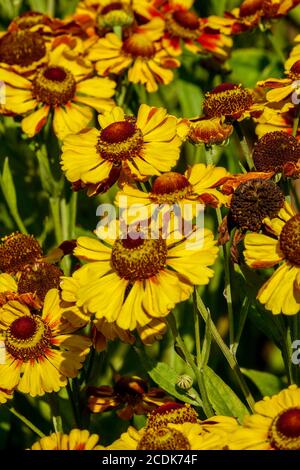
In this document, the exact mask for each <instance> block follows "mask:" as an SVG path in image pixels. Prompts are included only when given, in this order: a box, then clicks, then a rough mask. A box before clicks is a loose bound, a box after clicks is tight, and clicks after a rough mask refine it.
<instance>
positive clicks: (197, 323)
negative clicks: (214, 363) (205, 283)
mask: <svg viewBox="0 0 300 470" xmlns="http://www.w3.org/2000/svg"><path fill="white" fill-rule="evenodd" d="M195 299H196V293H195V288H194V293H193V302H194V309H193V310H194V324H195V343H196V358H197V367H198V369H200V368H201V364H202V355H201V338H200V318H199V315H198V314H197V306H196V302H195Z"/></svg>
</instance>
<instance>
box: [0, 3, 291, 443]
mask: <svg viewBox="0 0 300 470" xmlns="http://www.w3.org/2000/svg"><path fill="white" fill-rule="evenodd" d="M77 3H78V2H77V0H57V1H55V0H27V1H22V0H1V1H0V30H5V29H6V27H7V25H8V24H9V22H10V21H11V20H12V19H13V18H14V17H15V16H17V15H19V14H20V13H22V12H24V11H26V10H29V9H31V10H34V11H39V12H45V13H48V14H54V15H56V16H59V17H66V16H67V15H69V14H71V13H72V12H74V9H75V7H76V4H77ZM239 4H240V2H239V1H236V0H227V1H226V0H210V1H205V2H204V1H202V0H200V1H196V2H195V8H196V9H197V10H198V12H199V14H200V15H201V16H207V15H209V14H217V15H222V14H223V12H224V10H225V9H226V10H230V9H231V8H233V7H235V6H237V5H239ZM299 26H300V8H297V9H295V10H293V12H292V13H291V14H289V15H288V17H287V18H285V19H283V20H281V21H280V22H278V23H276V24H275V25H274V35H275V38H276V41H278V45H279V46H280V47H281V49H282V50H283V51H284V52H285V53H287V52H288V51H289V48H290V47H291V44H292V41H293V38H294V37H295V35H296V34H297V33H298V31H299ZM282 73H283V65H282V63H281V62H280V58H279V57H278V55H277V54H276V53H275V52H274V51H273V49H272V47H271V45H270V44H269V42H268V39H267V37H266V34H264V33H262V32H261V31H259V30H255V31H254V32H251V33H246V34H243V35H241V36H239V37H235V38H234V46H233V50H232V55H231V58H230V60H229V62H228V66H227V70H226V72H225V73H224V71H222V72H221V73H219V71H218V70H215V69H213V68H212V67H211V64H210V61H209V60H207V59H206V58H203V57H194V56H191V55H190V54H189V53H188V52H185V54H184V56H183V57H182V67H181V68H180V69H179V70H178V71H176V77H175V80H174V81H173V82H172V83H171V84H170V85H169V86H164V87H162V88H160V90H159V91H158V92H157V93H154V94H151V95H149V94H148V95H146V94H145V93H143V94H142V93H141V90H140V89H138V88H136V89H135V94H134V96H133V100H132V104H131V107H132V111H135V109H136V108H137V105H138V101H146V102H147V103H148V104H150V105H155V106H165V107H166V108H167V109H168V111H169V112H170V113H171V114H175V115H176V116H180V117H193V116H197V115H200V114H201V108H202V102H203V97H204V95H205V93H206V92H207V91H209V90H210V89H212V88H213V87H214V86H216V85H217V84H218V83H220V82H221V81H232V82H235V83H243V85H245V86H247V87H253V86H255V84H256V82H257V81H258V80H263V79H266V78H267V77H280V76H282ZM0 78H1V77H0ZM134 106H136V108H134ZM246 130H247V133H248V138H249V140H251V138H252V139H254V129H253V128H251V126H248V128H247V129H246ZM41 138H42V137H41ZM48 152H49V159H50V164H51V163H53V164H54V162H57V161H58V159H59V147H58V146H57V145H55V144H54V143H53V145H50V147H49V148H48ZM240 154H241V148H240V145H239V142H238V140H237V139H235V138H233V139H231V141H230V143H229V144H228V145H227V146H224V147H222V148H218V149H217V150H216V151H215V153H214V162H215V163H216V164H218V165H223V166H225V167H227V168H228V169H229V171H231V172H233V173H234V172H240V167H239V165H238V161H239V160H240V157H241V155H240ZM6 157H8V162H9V167H10V169H11V174H12V177H13V180H14V185H15V188H16V197H17V204H18V209H19V213H20V217H21V218H22V220H23V222H24V224H25V226H26V228H27V230H28V232H29V233H32V234H34V235H35V236H36V237H37V238H38V239H39V241H40V242H41V243H42V244H43V247H44V250H45V252H47V251H48V250H50V249H51V248H53V246H54V244H55V241H54V237H53V226H52V221H51V217H49V207H48V197H49V195H48V194H47V193H45V191H43V189H42V185H41V180H40V169H39V165H38V160H37V158H36V148H35V145H34V143H33V142H32V141H30V139H27V138H26V137H24V136H23V135H22V133H21V129H20V125H19V123H18V119H13V118H1V120H0V171H1V172H2V171H3V168H4V161H5V158H6ZM195 159H197V161H198V162H204V161H205V155H204V151H203V152H202V151H201V148H200V149H198V151H197V154H196V156H195V148H194V147H192V145H190V144H185V146H184V149H183V152H182V157H181V162H179V165H178V168H182V167H183V163H185V164H186V162H187V163H188V164H191V163H193V162H195V161H196V160H195ZM115 192H116V188H113V189H112V190H110V191H109V192H108V193H107V194H105V195H104V196H99V197H97V198H95V199H88V198H87V196H86V195H85V194H84V193H82V194H79V208H78V216H77V226H76V233H75V235H76V237H77V236H79V235H83V234H88V235H90V231H91V230H94V228H95V227H96V224H97V218H96V208H97V206H98V205H99V203H101V202H109V201H113V198H114V194H115ZM0 194H1V196H0V234H1V236H4V235H6V234H8V233H10V232H12V231H14V230H16V229H17V227H16V225H15V222H14V219H13V217H12V215H11V209H10V208H9V205H8V204H7V201H6V200H5V197H4V195H3V194H2V193H1V190H0ZM69 195H70V191H69ZM206 224H207V225H208V226H209V227H210V228H213V229H214V233H215V234H216V233H217V223H216V219H215V213H214V211H208V212H207V216H206ZM231 274H232V288H233V296H234V297H233V305H234V314H235V318H236V323H238V321H239V316H240V312H241V306H242V303H243V300H244V297H245V289H249V286H245V284H244V283H243V282H242V279H241V275H240V273H239V272H235V271H234V270H232V273H231ZM253 282H254V287H256V288H257V285H258V283H260V282H261V279H259V280H258V279H255V280H254V281H253ZM223 290H224V272H223V261H222V256H221V255H220V257H219V260H218V261H217V263H216V265H215V276H214V278H213V280H212V281H211V282H210V284H209V286H208V287H207V288H206V289H204V290H203V299H204V301H205V303H206V305H207V306H208V307H209V309H210V312H211V315H212V318H213V320H214V322H215V323H216V324H217V326H218V329H219V332H220V333H221V335H222V336H223V338H225V339H226V335H227V332H228V323H227V307H226V301H225V298H224V295H223ZM248 292H249V291H248ZM192 309H193V306H192V303H191V302H186V303H184V304H181V305H179V306H178V307H177V309H176V312H175V314H176V316H177V317H178V318H179V325H180V331H181V333H182V335H183V337H184V339H185V341H186V344H187V346H188V347H189V349H190V350H192V349H193V347H194V344H193V343H194V339H193V338H194V332H193V315H192ZM270 322H271V320H270V319H269V318H268V314H266V313H265V312H263V314H261V312H259V311H258V310H257V309H256V308H255V307H251V309H250V312H249V315H248V318H247V320H246V324H245V328H244V332H243V335H242V338H241V342H240V345H239V349H238V353H237V356H238V361H239V364H240V365H241V367H243V369H244V373H245V375H247V377H248V381H249V386H250V388H251V391H252V392H253V394H254V396H255V398H260V397H261V395H262V394H267V393H275V392H276V391H278V390H279V389H280V388H281V387H282V381H281V377H282V376H283V373H284V368H283V362H282V358H281V353H280V351H279V349H278V348H277V347H276V345H275V343H274V335H273V338H272V329H271V328H270ZM203 328H204V325H203ZM270 337H271V338H272V340H271V338H270ZM137 349H139V347H137ZM146 352H147V355H148V357H150V358H152V359H153V360H154V361H161V362H165V363H166V364H168V366H170V367H171V368H172V369H174V370H175V371H176V372H177V373H178V374H180V373H182V372H189V373H191V371H189V370H187V368H186V365H185V362H184V361H183V360H182V359H181V357H180V356H179V355H177V354H176V353H175V352H174V343H173V339H172V336H171V333H167V334H166V335H165V337H164V338H163V340H162V341H161V342H158V343H156V344H154V345H153V346H151V347H147V348H146ZM143 363H144V362H143V361H141V360H139V356H138V355H137V350H136V349H135V348H133V347H130V346H127V345H125V344H122V343H118V342H115V343H110V344H109V347H108V350H107V351H106V352H105V353H98V354H96V358H95V361H94V366H93V370H92V373H91V377H90V381H89V382H90V384H91V385H100V384H103V385H104V384H109V385H111V384H112V380H113V376H114V374H115V373H116V372H118V373H120V374H122V375H127V374H128V375H131V374H133V375H139V376H141V377H143V378H146V379H148V380H149V376H147V371H146V370H145V367H144V366H143ZM209 366H210V368H211V369H213V370H214V371H215V372H216V373H217V374H218V375H219V376H220V377H221V378H222V379H223V380H224V381H225V383H227V384H229V385H230V386H231V387H232V388H233V390H235V392H236V393H237V394H238V395H239V389H238V387H237V385H236V383H235V381H234V379H233V377H232V376H231V372H230V369H229V367H228V366H227V364H226V363H225V361H224V358H223V356H222V355H221V353H220V352H219V350H218V348H217V347H216V346H215V345H214V344H212V350H211V354H210V359H209ZM257 371H259V372H257ZM191 374H192V373H191ZM150 383H152V385H154V382H151V381H150ZM0 386H1V384H0ZM79 386H80V384H79ZM212 393H213V392H212ZM239 396H240V395H239ZM67 400H68V398H67V395H66V392H65V390H63V391H61V392H60V394H59V408H60V412H61V415H62V419H63V423H64V430H65V431H66V432H68V431H69V430H70V429H71V428H72V427H74V425H75V423H74V421H73V417H72V413H71V408H70V403H69V402H68V401H67ZM50 404H51V403H50V401H49V397H47V396H46V397H42V398H35V399H32V398H30V397H25V396H24V395H21V394H17V393H16V394H15V398H14V407H15V408H16V409H17V410H19V411H21V412H22V413H24V414H25V415H26V416H27V417H30V419H31V421H32V422H33V423H35V424H36V425H37V426H38V427H39V428H40V429H41V430H42V431H43V432H44V433H46V434H48V433H49V432H50V431H51V421H50ZM81 410H82V419H83V423H88V420H89V419H90V423H89V424H88V426H89V428H90V429H91V431H94V432H97V433H99V434H100V436H101V442H102V443H103V444H107V443H110V442H111V441H112V440H114V439H115V438H117V437H118V436H119V435H120V433H121V432H122V431H124V430H125V429H126V428H127V426H128V422H124V421H121V420H120V419H119V418H117V417H116V414H115V413H113V412H108V413H105V414H102V415H93V416H92V417H89V416H88V413H87V412H86V409H85V402H84V391H83V392H82V394H81ZM132 422H133V423H134V424H135V425H137V426H141V425H142V424H143V423H144V418H143V417H137V418H134V419H133V421H132ZM49 423H50V424H49ZM35 439H36V436H34V435H33V433H32V432H31V431H30V430H28V429H27V428H26V427H25V426H23V425H22V424H20V422H19V421H18V420H17V419H16V418H14V417H13V416H12V415H11V414H10V413H9V411H8V410H7V408H6V407H4V406H1V407H0V448H7V447H9V448H25V447H27V446H29V445H31V444H32V443H33V442H34V440H35Z"/></svg>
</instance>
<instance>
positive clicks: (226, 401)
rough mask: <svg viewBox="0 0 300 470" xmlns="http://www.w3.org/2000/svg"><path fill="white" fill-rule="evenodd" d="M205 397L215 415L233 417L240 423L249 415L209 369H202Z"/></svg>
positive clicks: (230, 391) (233, 394) (231, 392)
mask: <svg viewBox="0 0 300 470" xmlns="http://www.w3.org/2000/svg"><path fill="white" fill-rule="evenodd" d="M204 381H205V386H206V390H207V395H208V398H209V401H210V402H211V405H212V407H213V408H214V410H215V412H216V414H218V415H225V416H233V417H235V418H237V419H238V420H239V421H240V422H242V421H243V418H244V416H245V415H247V414H249V413H248V410H247V408H246V406H245V405H244V403H243V402H242V401H241V400H240V399H239V398H238V396H237V395H236V394H235V393H234V392H233V391H232V390H231V388H230V387H228V385H226V383H225V382H224V381H223V380H222V379H221V377H219V376H218V375H217V374H216V373H215V372H214V371H213V370H212V369H211V368H210V367H208V366H206V367H205V369H204Z"/></svg>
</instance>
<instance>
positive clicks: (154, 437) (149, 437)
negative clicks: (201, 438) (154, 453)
mask: <svg viewBox="0 0 300 470" xmlns="http://www.w3.org/2000/svg"><path fill="white" fill-rule="evenodd" d="M190 448H191V446H190V443H189V441H188V439H187V438H186V437H185V435H184V434H183V433H181V432H180V431H177V430H176V429H170V428H168V427H167V426H165V427H162V428H160V429H149V428H147V429H146V431H145V433H144V435H143V437H142V439H141V440H140V442H139V443H138V446H137V450H190Z"/></svg>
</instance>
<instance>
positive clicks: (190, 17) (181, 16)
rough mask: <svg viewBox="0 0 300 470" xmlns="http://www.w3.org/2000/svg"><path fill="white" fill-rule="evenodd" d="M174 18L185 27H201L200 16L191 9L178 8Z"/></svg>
mask: <svg viewBox="0 0 300 470" xmlns="http://www.w3.org/2000/svg"><path fill="white" fill-rule="evenodd" d="M173 18H174V20H175V21H177V23H178V24H179V25H180V26H182V27H183V28H187V29H191V30H193V29H197V28H199V18H198V16H197V15H195V13H192V12H191V11H188V10H177V11H175V12H174V13H173Z"/></svg>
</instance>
